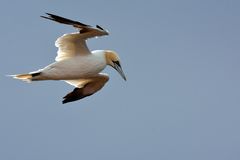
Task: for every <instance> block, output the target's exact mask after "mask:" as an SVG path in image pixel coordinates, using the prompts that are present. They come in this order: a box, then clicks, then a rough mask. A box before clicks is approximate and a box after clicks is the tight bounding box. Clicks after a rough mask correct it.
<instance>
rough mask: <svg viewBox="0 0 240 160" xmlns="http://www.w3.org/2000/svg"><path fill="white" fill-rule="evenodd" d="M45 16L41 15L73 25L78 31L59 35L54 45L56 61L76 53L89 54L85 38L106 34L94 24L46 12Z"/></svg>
mask: <svg viewBox="0 0 240 160" xmlns="http://www.w3.org/2000/svg"><path fill="white" fill-rule="evenodd" d="M46 14H47V17H46V16H41V17H42V18H46V19H49V20H52V21H55V22H59V23H62V24H67V25H71V26H73V27H75V28H76V29H77V30H78V31H79V32H76V33H70V34H64V35H63V36H61V37H59V38H58V39H57V40H56V42H55V45H56V47H58V52H57V53H58V55H57V57H56V59H55V60H56V61H61V60H64V59H67V58H73V57H75V56H77V55H86V54H90V53H91V52H90V51H89V49H88V47H87V45H86V40H87V39H88V38H93V37H99V36H104V35H108V34H109V33H108V31H106V30H104V29H103V28H102V27H100V26H98V25H96V27H93V26H90V25H87V24H84V23H81V22H78V21H73V20H70V19H67V18H63V17H60V16H57V15H54V14H50V13H46Z"/></svg>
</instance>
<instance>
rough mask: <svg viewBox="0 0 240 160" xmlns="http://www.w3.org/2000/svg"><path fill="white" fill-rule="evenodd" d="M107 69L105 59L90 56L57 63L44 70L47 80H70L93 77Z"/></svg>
mask: <svg viewBox="0 0 240 160" xmlns="http://www.w3.org/2000/svg"><path fill="white" fill-rule="evenodd" d="M105 67H106V60H105V58H104V57H101V56H96V55H94V54H90V55H88V56H76V57H74V58H70V59H66V60H63V61H59V62H55V63H53V64H51V65H49V66H47V67H45V68H44V69H43V70H42V73H43V75H44V76H45V77H46V79H53V80H68V79H79V78H86V77H91V76H93V75H96V74H98V73H99V72H101V71H102V70H103V69H104V68H105Z"/></svg>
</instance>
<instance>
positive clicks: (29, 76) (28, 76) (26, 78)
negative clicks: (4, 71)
mask: <svg viewBox="0 0 240 160" xmlns="http://www.w3.org/2000/svg"><path fill="white" fill-rule="evenodd" d="M40 74H41V72H36V73H26V74H16V75H9V76H11V77H13V78H15V79H19V80H22V81H25V82H31V81H33V80H35V78H34V77H36V76H39V75H40Z"/></svg>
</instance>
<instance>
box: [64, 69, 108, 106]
mask: <svg viewBox="0 0 240 160" xmlns="http://www.w3.org/2000/svg"><path fill="white" fill-rule="evenodd" d="M108 80H109V77H108V75H107V74H104V73H99V74H98V75H96V76H94V77H91V78H88V79H79V80H68V81H66V82H67V83H69V84H71V85H73V86H75V87H76V88H75V89H74V90H73V91H72V92H70V93H68V94H67V95H66V96H64V97H63V99H64V100H63V101H62V102H63V103H68V102H72V101H76V100H79V99H82V98H84V97H87V96H90V95H92V94H94V93H96V92H97V91H99V90H100V89H101V88H102V87H103V86H104V85H105V83H106V82H107V81H108Z"/></svg>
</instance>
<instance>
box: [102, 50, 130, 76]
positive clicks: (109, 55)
mask: <svg viewBox="0 0 240 160" xmlns="http://www.w3.org/2000/svg"><path fill="white" fill-rule="evenodd" d="M105 57H106V62H107V65H109V66H112V67H113V68H114V69H115V70H116V71H118V73H119V74H120V75H121V77H122V78H123V79H124V80H125V81H126V80H127V78H126V76H125V74H124V72H123V70H122V67H121V64H120V58H119V57H118V55H117V53H116V52H114V51H110V50H106V51H105Z"/></svg>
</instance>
